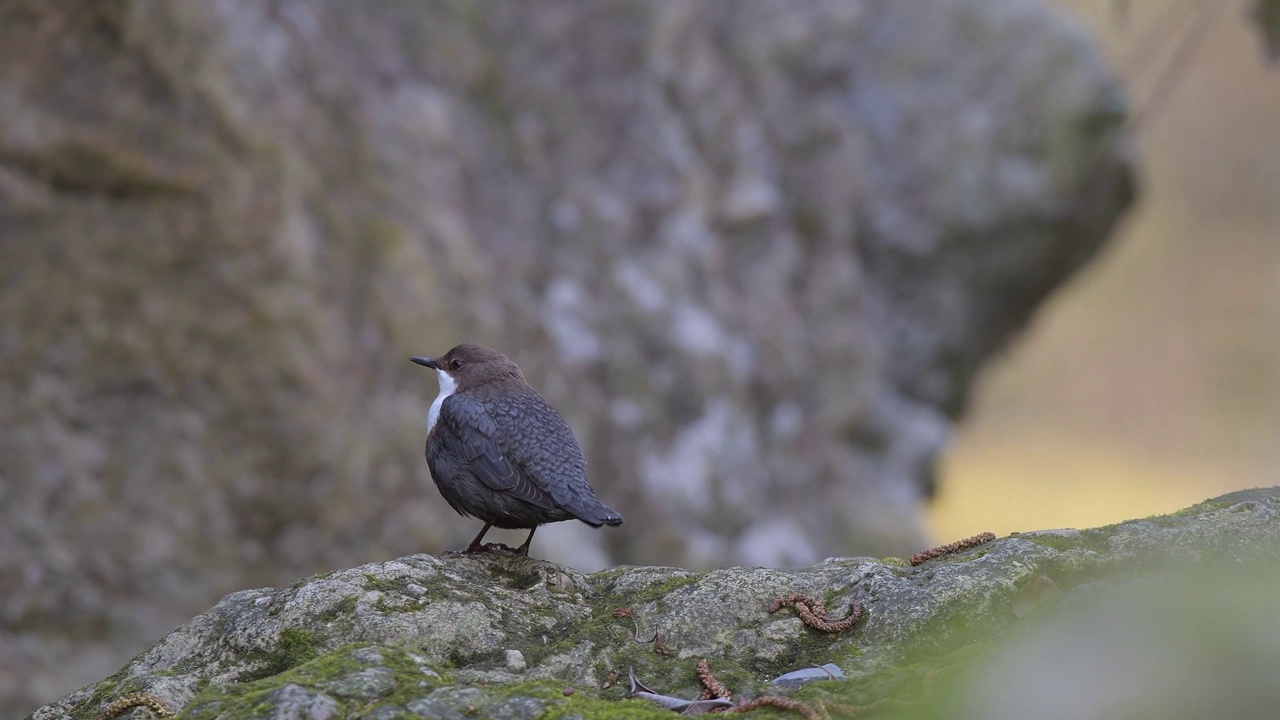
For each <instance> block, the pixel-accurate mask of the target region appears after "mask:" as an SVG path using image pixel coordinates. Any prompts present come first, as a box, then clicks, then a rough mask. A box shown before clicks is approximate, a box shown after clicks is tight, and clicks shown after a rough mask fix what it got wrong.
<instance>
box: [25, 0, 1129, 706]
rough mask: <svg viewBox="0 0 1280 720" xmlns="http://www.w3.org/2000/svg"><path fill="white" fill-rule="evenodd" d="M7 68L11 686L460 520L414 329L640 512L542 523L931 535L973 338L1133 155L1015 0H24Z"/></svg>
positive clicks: (600, 544) (748, 544) (1097, 79)
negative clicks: (523, 404)
mask: <svg viewBox="0 0 1280 720" xmlns="http://www.w3.org/2000/svg"><path fill="white" fill-rule="evenodd" d="M0 67H3V68H4V71H3V73H0V234H2V235H3V237H4V241H3V242H0V317H3V318H4V323H3V324H2V325H0V426H2V427H4V428H5V432H3V433H0V587H2V588H4V593H3V596H2V597H0V715H6V716H12V715H15V714H18V713H20V712H24V711H26V710H28V709H30V708H31V707H34V705H35V704H36V702H38V701H39V700H42V699H44V698H47V697H50V696H54V695H57V694H58V693H60V692H64V691H65V690H66V689H67V688H68V687H69V686H72V685H73V683H80V682H84V681H87V680H88V679H89V678H90V677H96V676H100V675H101V674H102V673H103V672H106V671H107V670H108V669H109V668H110V667H115V666H117V665H118V663H119V662H120V661H121V660H122V659H123V657H125V656H126V655H127V654H128V653H131V652H135V651H136V650H139V649H141V648H142V647H143V646H144V645H145V643H146V642H147V639H149V638H154V637H157V636H158V635H159V634H160V633H161V632H163V631H164V630H165V629H168V628H171V627H173V626H174V625H176V624H177V623H178V622H180V621H181V620H182V619H184V618H186V617H189V616H190V615H191V614H192V613H194V612H196V611H198V610H199V609H200V608H203V607H207V605H208V603H209V601H210V599H211V598H214V597H218V596H219V595H221V594H223V593H225V592H227V591H229V590H230V589H232V588H237V587H251V586H254V585H271V584H278V583H279V582H281V581H282V580H283V579H284V578H288V577H296V576H298V575H303V574H307V573H311V572H315V571H317V570H319V569H322V568H333V567H346V566H350V565H354V564H357V563H360V562H365V561H367V560H369V559H371V558H386V557H396V556H399V555H404V554H406V553H412V552H420V551H423V550H431V551H438V550H441V549H444V548H449V547H457V546H459V545H460V544H461V543H462V542H465V540H466V538H467V537H469V535H470V534H471V533H473V532H474V531H475V526H474V524H470V525H468V524H463V523H460V522H458V521H457V519H456V518H454V517H453V516H452V513H451V511H450V510H449V509H448V508H447V507H446V505H445V504H444V503H443V502H442V501H441V500H440V498H439V497H437V495H436V493H435V491H434V489H433V488H431V487H430V484H429V481H428V480H427V475H426V470H425V468H424V467H423V461H422V457H421V444H422V438H421V432H422V426H423V424H424V420H425V415H426V409H427V406H428V404H429V402H430V399H431V398H432V397H433V396H434V394H435V392H436V385H435V381H434V379H433V378H432V377H431V376H430V375H429V374H427V373H424V372H422V371H421V370H420V369H418V368H415V367H413V366H411V365H410V364H409V363H408V362H407V360H406V358H407V356H408V355H410V354H423V353H427V354H434V353H439V352H442V351H443V350H445V349H447V348H448V347H450V346H451V345H453V344H454V343H456V342H458V341H460V340H463V339H470V340H476V341H481V342H485V343H488V344H491V345H495V346H497V347H500V348H501V349H503V350H505V351H506V352H508V353H509V354H510V355H512V356H513V357H514V358H515V359H516V360H517V362H518V363H519V364H520V365H521V367H522V368H524V370H525V371H526V373H527V375H528V376H529V378H530V380H531V381H532V382H533V384H534V385H535V386H536V387H538V388H539V389H540V390H542V391H543V393H544V394H545V395H547V396H548V398H549V399H550V400H551V401H552V403H553V404H554V405H556V406H557V407H559V408H561V409H562V410H563V412H564V414H565V415H566V416H567V418H568V420H569V422H570V424H571V425H573V427H574V428H575V429H576V431H577V433H578V436H579V438H580V439H581V440H582V443H583V445H584V447H585V448H586V451H587V455H588V460H589V462H590V464H591V469H592V474H593V478H594V482H595V484H596V488H597V490H598V491H599V494H600V495H601V497H602V498H603V499H604V500H605V501H606V502H608V503H609V504H610V505H611V506H613V507H616V508H619V509H620V510H621V511H622V512H623V513H624V514H625V515H626V517H627V525H626V526H625V527H624V528H623V529H622V530H621V531H618V532H599V533H590V532H588V531H587V530H586V529H585V528H581V527H573V526H569V525H562V526H557V527H556V528H555V529H548V530H546V531H544V532H542V533H540V535H539V538H538V545H537V546H536V547H537V548H538V550H540V551H541V553H542V554H543V555H544V556H545V557H551V558H554V559H557V560H560V561H563V562H567V563H569V564H572V565H574V566H576V567H580V568H599V567H605V566H608V565H610V564H614V563H619V562H627V563H654V562H666V563H673V564H680V565H685V566H689V567H695V568H703V567H711V566H720V565H738V564H759V565H785V564H804V563H810V562H814V561H815V560H817V559H819V558H821V557H824V556H826V555H833V554H848V553H854V552H858V553H875V554H889V553H895V554H906V553H907V552H909V551H911V550H913V549H917V548H918V547H919V545H920V544H921V533H920V530H919V526H918V523H917V518H916V513H917V509H918V506H919V504H920V502H921V501H922V498H924V497H925V496H926V495H927V494H928V493H929V491H930V489H931V486H932V482H933V480H932V468H933V464H934V459H935V456H936V455H937V453H938V452H939V450H940V449H941V448H942V447H943V445H944V443H945V442H946V439H947V437H948V434H949V432H950V430H951V427H952V423H953V422H954V420H955V419H956V418H957V417H958V416H959V414H960V413H961V411H962V410H963V408H964V405H965V397H966V394H967V392H968V388H969V385H970V381H971V379H972V377H973V376H974V374H975V372H976V371H977V370H978V369H979V368H980V366H981V365H982V363H983V362H984V360H985V359H986V358H988V357H989V356H990V355H991V354H992V353H993V352H994V351H996V350H997V349H999V348H1000V347H1001V346H1002V345H1003V344H1005V343H1006V342H1007V341H1009V339H1010V338H1011V337H1012V336H1013V335H1014V334H1015V333H1016V332H1017V331H1018V329H1019V328H1021V327H1022V326H1023V325H1024V324H1025V323H1026V322H1027V320H1028V318H1029V317H1030V316H1031V314H1032V312H1033V311H1034V309H1035V308H1036V306H1037V305H1038V303H1039V302H1040V301H1041V300H1042V299H1043V298H1044V297H1045V296H1046V295H1047V294H1048V293H1050V292H1051V291H1052V290H1053V289H1054V288H1055V287H1056V286H1057V285H1058V284H1059V283H1061V282H1062V281H1063V280H1064V279H1065V278H1066V277H1068V276H1069V275H1070V274H1071V273H1072V272H1073V271H1075V270H1076V269H1077V268H1079V267H1080V266H1081V265H1082V264H1083V263H1085V262H1086V261H1087V260H1088V259H1089V258H1090V257H1091V256H1092V255H1093V254H1094V253H1095V252H1096V251H1097V249H1098V248H1099V247H1100V246H1101V245H1102V244H1103V242H1104V240H1105V238H1106V237H1107V235H1108V232H1109V231H1110V229H1111V227H1112V225H1113V223H1114V222H1115V221H1116V219H1117V218H1118V216H1119V215H1120V214H1121V213H1122V211H1123V209H1124V208H1125V207H1126V206H1127V204H1128V203H1129V201H1130V198H1131V195H1132V189H1131V181H1130V178H1131V176H1130V164H1129V160H1128V157H1127V155H1126V150H1125V148H1126V133H1125V131H1124V129H1123V106H1122V103H1121V101H1120V98H1119V94H1118V91H1117V88H1116V87H1115V84H1114V82H1113V78H1112V76H1111V74H1110V73H1109V71H1108V70H1107V68H1106V67H1105V66H1104V64H1103V62H1102V60H1101V58H1100V55H1099V53H1098V52H1097V50H1096V48H1095V47H1094V46H1093V45H1092V43H1091V42H1090V39H1089V38H1088V37H1087V35H1086V34H1085V32H1084V31H1083V30H1082V28H1081V27H1080V26H1078V25H1077V24H1075V23H1074V22H1072V21H1071V20H1069V19H1068V18H1066V17H1064V16H1062V15H1060V14H1058V13H1057V12H1055V11H1053V10H1051V9H1049V8H1048V7H1046V6H1045V5H1044V3H1042V2H1040V1H1039V0H931V1H929V2H922V1H918V0H917V1H904V2H898V1H896V0H895V1H894V2H878V1H872V0H832V1H830V2H818V1H812V2H787V3H776V2H753V1H739V0H732V1H729V0H708V1H707V2H698V3H688V2H683V1H681V0H675V1H668V2H638V1H637V2H619V1H614V0H609V1H606V2H595V3H580V2H570V1H567V0H551V1H548V2H538V3H517V2H510V3H480V2H431V3H423V2H406V1H404V0H391V1H388V2H378V3H361V4H355V3H350V2H345V1H343V0H314V1H310V2H301V1H299V0H275V1H273V2H259V1H257V0H253V1H250V0H221V1H219V2H209V1H207V0H174V1H172V2H124V1H122V0H111V1H101V0H10V1H8V2H4V3H2V4H0ZM639 538H643V542H641V541H639V540H638V539H639ZM413 562H414V563H417V564H416V565H414V566H413V572H415V573H424V574H426V575H430V574H432V573H442V572H445V570H444V569H441V568H437V567H436V566H434V565H432V564H431V563H430V562H429V561H427V560H415V561H413ZM432 568H435V569H432ZM578 580H579V578H578V576H571V577H570V579H569V580H567V581H566V582H569V583H570V584H571V585H572V583H574V582H578ZM335 582H336V581H335ZM424 587H425V585H424ZM393 601H394V598H389V599H387V600H386V602H393ZM406 602H407V601H406ZM476 602H477V601H476V600H474V599H472V600H467V601H463V600H458V601H457V603H456V605H457V606H456V607H454V608H452V610H451V612H456V613H457V615H458V616H459V617H462V618H466V619H467V622H473V623H476V626H477V627H481V628H484V627H488V622H489V620H488V619H487V615H486V614H485V612H486V611H485V610H484V608H483V607H482V606H480V605H477V604H476ZM282 612H284V611H283V610H282ZM401 632H406V633H407V632H410V631H409V630H407V629H405V630H402V631H401ZM487 637H489V636H486V635H480V636H476V637H466V638H465V639H464V642H463V643H462V647H463V648H464V650H465V648H467V647H470V645H469V644H473V643H480V644H481V645H479V646H476V647H475V648H473V650H474V652H481V649H480V648H481V647H487V645H483V643H487V642H491V641H492V640H491V639H488V640H486V638H487ZM264 642H265V641H264ZM464 650H460V652H462V651H464Z"/></svg>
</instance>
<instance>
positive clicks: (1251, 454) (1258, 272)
mask: <svg viewBox="0 0 1280 720" xmlns="http://www.w3.org/2000/svg"><path fill="white" fill-rule="evenodd" d="M1060 4H1061V5H1063V6H1066V7H1067V8H1068V9H1069V10H1070V11H1072V12H1074V13H1075V14H1076V15H1077V16H1078V17H1080V18H1081V19H1082V20H1083V21H1084V22H1086V23H1088V24H1089V25H1090V27H1091V29H1092V30H1093V32H1094V33H1095V34H1096V36H1097V37H1098V38H1099V39H1100V42H1101V43H1102V44H1103V45H1104V47H1105V48H1106V50H1107V52H1108V55H1109V56H1110V57H1111V58H1112V62H1113V63H1114V65H1115V67H1116V68H1117V69H1118V72H1120V73H1121V75H1122V76H1123V77H1124V79H1125V83H1126V87H1127V90H1128V93H1129V95H1130V98H1131V106H1132V107H1133V108H1135V109H1139V110H1140V109H1141V108H1142V107H1143V104H1144V102H1149V103H1150V104H1149V106H1148V107H1149V109H1150V111H1149V113H1144V115H1143V117H1142V118H1141V120H1140V122H1139V125H1138V132H1137V135H1138V141H1139V142H1138V145H1139V155H1140V157H1141V163H1140V165H1141V169H1142V198H1141V200H1140V203H1139V205H1138V207H1137V208H1136V209H1135V210H1134V211H1133V212H1132V213H1131V214H1130V215H1129V217H1128V219H1127V221H1126V222H1125V224H1124V225H1123V226H1122V227H1121V229H1120V231H1119V233H1118V234H1117V236H1116V237H1115V238H1114V239H1113V241H1112V244H1111V245H1110V246H1109V248H1108V249H1107V250H1105V251H1104V253H1103V254H1102V256H1101V257H1100V258H1099V259H1098V260H1097V261H1096V262H1095V263H1094V264H1093V265H1092V266H1091V267H1089V268H1088V269H1086V270H1085V271H1084V272H1083V273H1081V274H1080V275H1078V276H1077V277H1076V278H1075V279H1074V280H1073V281H1071V283H1070V284H1069V285H1068V286H1067V287H1065V288H1063V289H1062V290H1061V291H1060V292H1059V293H1058V294H1057V295H1056V296H1055V297H1054V298H1052V299H1051V300H1050V302H1049V303H1048V304H1047V305H1046V306H1045V307H1044V308H1043V309H1041V311H1040V312H1039V314H1038V315H1037V317H1036V319H1035V321H1034V323H1033V325H1032V326H1031V328H1030V329H1029V331H1028V332H1027V333H1026V334H1025V335H1024V336H1023V337H1022V338H1020V339H1019V340H1018V341H1017V342H1016V343H1015V344H1014V345H1013V346H1012V347H1011V348H1009V350H1008V351H1007V352H1006V354H1005V356H1004V357H1003V358H999V359H997V360H995V361H994V362H993V363H992V364H991V365H990V366H989V368H988V370H987V371H986V374H985V376H984V377H983V378H982V379H981V381H980V383H979V385H978V387H977V388H976V391H975V393H974V397H973V403H972V405H971V407H970V410H969V414H968V416H967V417H966V418H965V419H964V422H963V423H962V424H961V427H960V430H959V434H958V436H957V437H956V438H955V442H954V443H953V445H952V447H951V450H950V451H949V453H948V456H947V458H946V460H945V461H944V464H943V467H942V477H941V483H940V490H939V494H938V497H937V498H936V501H935V502H934V503H933V505H932V507H931V508H930V522H931V525H932V529H933V532H934V535H935V536H936V537H937V538H938V539H939V540H940V541H947V540H950V539H954V538H959V537H963V536H968V535H973V534H976V533H978V532H982V531H986V530H990V531H993V532H996V533H999V534H1005V533H1009V532H1013V531H1020V530H1033V529H1037V528H1052V527H1091V526H1096V525H1103V524H1107V523H1111V522H1116V521H1120V520H1124V519H1127V518H1133V517H1140V516H1146V515H1152V514H1158V513H1164V512H1170V511H1174V510H1177V509H1179V508H1183V507H1186V506H1187V505H1189V504H1191V503H1194V502H1197V501H1200V500H1203V499H1205V498H1208V497H1210V496H1213V495H1215V494H1220V493H1222V492H1226V491H1229V490H1233V489H1238V488H1242V487H1252V486H1257V485H1275V484H1277V483H1280V472H1277V470H1280V65H1276V66H1268V65H1267V63H1266V61H1265V58H1264V56H1263V52H1262V43H1261V40H1260V37H1259V34H1258V31H1257V28H1256V27H1255V26H1254V25H1253V24H1252V23H1250V22H1249V20H1248V17H1247V16H1248V11H1249V9H1250V7H1251V5H1252V3H1251V2H1244V1H1239V0H1223V1H1221V2H1220V1H1219V0H1190V1H1187V0H1138V1H1136V2H1129V3H1117V2H1115V1H1114V0H1061V2H1060ZM1126 7H1127V12H1124V11H1125V10H1126ZM1152 48H1153V49H1152ZM1162 78H1164V79H1162ZM1162 84H1163V88H1164V89H1160V88H1161V86H1162ZM1153 93H1154V95H1153ZM1148 98H1153V99H1152V100H1148Z"/></svg>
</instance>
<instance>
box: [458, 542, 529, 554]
mask: <svg viewBox="0 0 1280 720" xmlns="http://www.w3.org/2000/svg"><path fill="white" fill-rule="evenodd" d="M498 551H502V552H509V553H513V552H516V548H513V547H511V546H510V545H507V544H506V543H485V544H483V545H471V546H469V547H468V548H467V549H466V550H463V551H462V552H464V553H466V554H468V555H470V554H472V553H488V552H498Z"/></svg>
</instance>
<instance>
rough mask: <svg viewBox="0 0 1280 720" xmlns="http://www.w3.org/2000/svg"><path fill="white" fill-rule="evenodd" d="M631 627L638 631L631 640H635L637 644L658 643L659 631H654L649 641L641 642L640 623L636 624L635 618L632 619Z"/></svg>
mask: <svg viewBox="0 0 1280 720" xmlns="http://www.w3.org/2000/svg"><path fill="white" fill-rule="evenodd" d="M631 626H632V627H634V628H635V629H636V631H635V634H634V635H632V637H631V639H632V640H635V641H636V642H638V643H640V644H641V645H648V644H649V643H656V642H658V631H657V630H654V631H653V637H651V638H649V639H648V640H641V639H640V623H638V622H636V619H635V618H631Z"/></svg>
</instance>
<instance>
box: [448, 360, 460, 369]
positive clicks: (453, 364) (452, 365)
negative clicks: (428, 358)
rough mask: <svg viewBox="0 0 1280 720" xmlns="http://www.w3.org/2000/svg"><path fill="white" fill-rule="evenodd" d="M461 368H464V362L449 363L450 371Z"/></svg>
mask: <svg viewBox="0 0 1280 720" xmlns="http://www.w3.org/2000/svg"><path fill="white" fill-rule="evenodd" d="M460 367H462V361H461V360H458V359H454V360H450V361H449V369H450V370H457V369H458V368H460Z"/></svg>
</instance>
